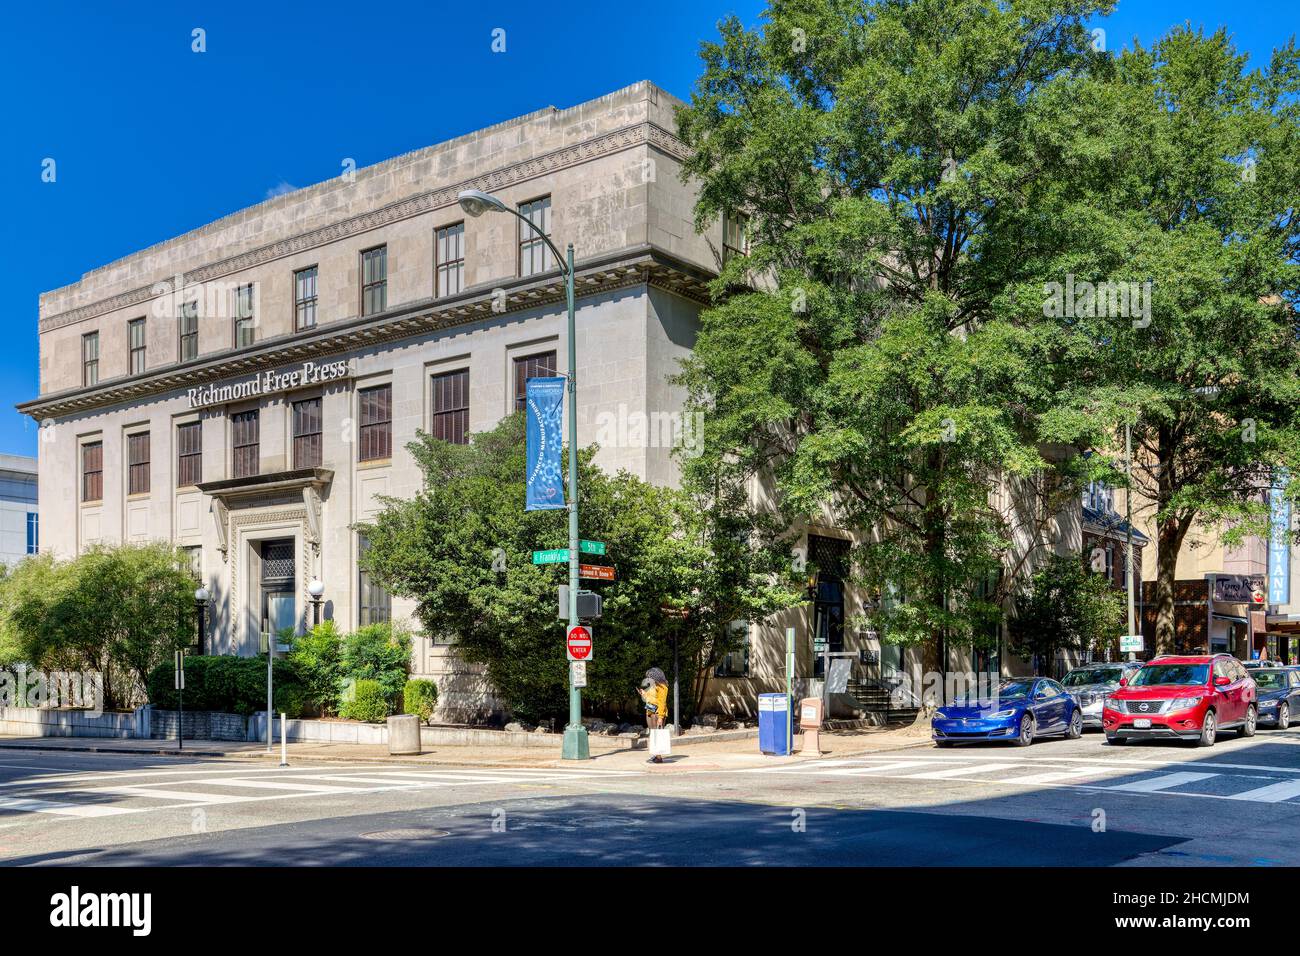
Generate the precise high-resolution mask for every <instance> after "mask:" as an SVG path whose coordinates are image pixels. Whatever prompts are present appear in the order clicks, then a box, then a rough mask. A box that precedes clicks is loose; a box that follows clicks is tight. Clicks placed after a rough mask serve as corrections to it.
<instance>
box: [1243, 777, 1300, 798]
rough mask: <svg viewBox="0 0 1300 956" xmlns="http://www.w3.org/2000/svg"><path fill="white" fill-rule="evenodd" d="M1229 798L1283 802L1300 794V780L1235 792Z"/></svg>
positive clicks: (1284, 781)
mask: <svg viewBox="0 0 1300 956" xmlns="http://www.w3.org/2000/svg"><path fill="white" fill-rule="evenodd" d="M1226 796H1227V798H1228V799H1229V800H1253V801H1256V802H1258V803H1281V802H1282V801H1283V800H1287V799H1290V798H1291V797H1296V796H1300V781H1298V780H1283V781H1281V782H1280V783H1271V784H1269V785H1268V786H1266V787H1256V788H1255V789H1254V790H1247V791H1245V792H1244V793H1233V794H1227V795H1226Z"/></svg>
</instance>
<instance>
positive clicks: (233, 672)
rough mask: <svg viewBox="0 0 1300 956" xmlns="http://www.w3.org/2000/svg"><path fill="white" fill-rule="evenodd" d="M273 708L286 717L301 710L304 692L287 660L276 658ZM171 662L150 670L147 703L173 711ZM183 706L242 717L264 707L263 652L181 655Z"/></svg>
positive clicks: (174, 700) (172, 672)
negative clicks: (207, 655)
mask: <svg viewBox="0 0 1300 956" xmlns="http://www.w3.org/2000/svg"><path fill="white" fill-rule="evenodd" d="M273 667H274V670H273V680H274V683H275V688H274V690H275V702H274V705H273V706H275V708H276V709H277V710H283V711H284V712H285V713H286V714H289V715H290V716H294V717H296V716H299V715H300V714H301V712H302V707H303V701H304V699H305V696H306V695H305V691H304V688H303V685H302V682H301V681H300V680H299V679H298V674H297V671H296V669H295V668H294V666H293V664H292V662H290V661H288V660H286V659H284V658H277V659H276V661H275V664H274V665H273ZM174 673H175V671H174V667H173V664H172V662H171V661H170V660H168V661H166V662H164V663H162V664H159V665H158V666H157V667H155V668H154V669H153V670H152V671H151V672H150V674H149V680H148V683H147V687H148V692H149V702H150V703H151V704H153V705H154V706H155V707H160V708H162V709H164V710H175V709H176V705H177V693H176V690H175V688H174V687H173V683H174V676H173V675H174ZM185 707H186V708H187V709H189V710H215V711H220V712H222V713H227V714H241V715H243V716H247V715H249V714H252V713H256V712H257V711H262V710H265V709H266V659H265V658H263V657H229V656H220V657H197V656H196V657H188V658H186V659H185Z"/></svg>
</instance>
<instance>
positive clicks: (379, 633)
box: [342, 624, 411, 700]
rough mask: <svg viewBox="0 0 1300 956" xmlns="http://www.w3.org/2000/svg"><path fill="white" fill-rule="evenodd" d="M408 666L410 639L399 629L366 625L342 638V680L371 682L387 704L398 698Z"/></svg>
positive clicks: (387, 625) (404, 631) (390, 626)
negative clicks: (379, 690) (381, 689)
mask: <svg viewBox="0 0 1300 956" xmlns="http://www.w3.org/2000/svg"><path fill="white" fill-rule="evenodd" d="M410 666H411V635H410V632H408V631H407V630H406V629H405V628H403V627H401V626H400V625H398V626H394V625H390V624H368V625H366V626H365V627H363V628H361V629H359V630H357V631H354V632H353V633H351V634H349V635H348V636H347V637H345V638H343V651H342V669H343V676H344V677H350V678H352V679H353V680H356V681H363V680H372V681H375V682H376V683H378V684H379V685H380V687H382V688H383V690H384V694H385V696H386V697H387V698H389V699H390V700H396V699H397V698H398V697H400V696H401V693H402V688H403V687H404V686H405V685H406V674H407V671H408V669H409V668H410Z"/></svg>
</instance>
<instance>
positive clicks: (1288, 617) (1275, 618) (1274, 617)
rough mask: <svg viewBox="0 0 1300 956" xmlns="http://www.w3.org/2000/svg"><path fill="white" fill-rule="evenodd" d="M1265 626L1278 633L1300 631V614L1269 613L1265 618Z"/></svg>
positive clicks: (1296, 632)
mask: <svg viewBox="0 0 1300 956" xmlns="http://www.w3.org/2000/svg"><path fill="white" fill-rule="evenodd" d="M1264 624H1265V626H1266V627H1267V628H1268V629H1269V630H1270V631H1273V632H1275V633H1278V634H1298V633H1300V614H1269V615H1268V616H1266V617H1265V618H1264Z"/></svg>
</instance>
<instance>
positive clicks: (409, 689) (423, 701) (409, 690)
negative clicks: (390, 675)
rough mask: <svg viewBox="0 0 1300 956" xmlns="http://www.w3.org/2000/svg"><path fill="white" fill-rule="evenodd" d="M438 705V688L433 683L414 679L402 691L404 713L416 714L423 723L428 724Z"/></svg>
mask: <svg viewBox="0 0 1300 956" xmlns="http://www.w3.org/2000/svg"><path fill="white" fill-rule="evenodd" d="M437 704H438V688H437V687H435V686H434V683H433V681H431V680H424V679H423V678H414V679H412V680H408V681H407V682H406V687H405V688H403V690H402V713H404V714H415V715H416V716H417V717H419V718H420V721H421V722H422V723H428V721H429V718H430V717H432V716H433V709H434V707H436V706H437Z"/></svg>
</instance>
